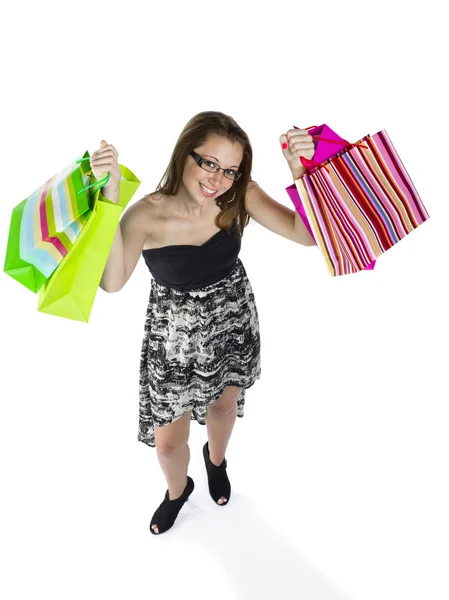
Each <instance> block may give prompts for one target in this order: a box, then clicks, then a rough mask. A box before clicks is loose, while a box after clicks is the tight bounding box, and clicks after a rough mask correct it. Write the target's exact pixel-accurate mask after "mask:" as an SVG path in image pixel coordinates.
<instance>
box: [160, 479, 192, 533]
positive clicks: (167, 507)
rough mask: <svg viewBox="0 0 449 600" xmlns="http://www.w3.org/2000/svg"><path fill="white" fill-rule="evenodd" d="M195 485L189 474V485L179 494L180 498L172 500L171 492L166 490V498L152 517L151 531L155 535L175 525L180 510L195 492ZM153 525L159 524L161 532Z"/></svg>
mask: <svg viewBox="0 0 449 600" xmlns="http://www.w3.org/2000/svg"><path fill="white" fill-rule="evenodd" d="M194 487H195V484H194V482H193V479H192V478H191V477H189V476H188V475H187V485H186V487H185V488H184V491H183V492H182V494H181V495H180V496H179V498H175V499H174V500H170V499H169V492H168V490H167V491H166V493H165V498H164V500H163V501H162V503H161V505H160V506H159V508H158V509H157V510H156V512H155V513H154V515H153V518H152V519H151V523H150V531H151V533H153V534H154V535H159V534H161V533H164V531H167V530H168V529H170V527H172V526H173V523H174V522H175V521H176V517H177V516H178V513H179V511H180V510H181V508H182V507H183V506H184V504H185V503H186V502H187V500H188V499H189V496H190V494H191V493H192V492H193V489H194ZM153 525H157V529H158V531H159V533H156V532H155V531H154V529H152V527H153Z"/></svg>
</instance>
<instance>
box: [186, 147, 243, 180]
mask: <svg viewBox="0 0 449 600" xmlns="http://www.w3.org/2000/svg"><path fill="white" fill-rule="evenodd" d="M189 154H190V156H192V157H193V160H194V161H195V162H196V163H197V164H198V165H199V166H200V167H201V168H202V169H204V170H205V171H209V173H218V172H219V171H223V175H224V176H225V177H227V178H228V179H232V181H237V180H238V179H240V177H241V176H242V174H241V173H240V171H236V170H235V169H223V168H222V167H219V166H218V165H217V164H216V163H214V162H212V161H211V160H209V159H208V158H203V157H202V156H200V155H199V154H197V153H196V152H194V151H193V150H192V152H189Z"/></svg>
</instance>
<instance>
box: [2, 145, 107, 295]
mask: <svg viewBox="0 0 449 600" xmlns="http://www.w3.org/2000/svg"><path fill="white" fill-rule="evenodd" d="M88 161H89V153H88V152H85V153H84V155H83V156H82V157H81V158H78V159H76V160H74V161H72V162H71V163H70V164H68V165H67V166H66V167H64V169H62V170H61V171H59V172H58V173H57V174H56V175H54V176H53V177H52V178H51V179H49V180H47V181H46V182H45V183H44V184H43V185H41V186H40V187H39V188H38V189H37V190H36V191H35V192H33V193H32V194H31V195H30V196H28V197H27V198H25V200H23V201H22V202H21V203H20V204H18V205H17V206H15V207H14V208H13V211H12V215H11V221H10V228H9V236H8V244H7V249H6V257H5V264H4V269H3V270H4V272H5V273H7V274H8V275H10V276H11V277H13V278H14V279H16V280H17V281H18V282H19V283H22V284H23V285H24V286H25V287H27V288H28V289H30V290H31V291H33V292H35V293H36V292H38V291H39V290H40V289H41V287H42V286H43V285H44V283H45V281H47V280H48V278H49V277H50V276H51V275H52V273H53V272H54V271H55V270H56V268H57V267H58V265H59V264H60V263H61V261H62V260H63V258H64V257H65V256H66V255H67V253H68V252H69V250H70V249H71V247H72V246H73V244H74V243H75V240H76V239H77V237H78V236H79V234H80V233H81V231H82V229H83V227H84V226H85V225H86V222H87V221H88V219H89V217H90V216H91V214H92V207H93V194H95V192H96V191H97V190H99V189H100V187H101V186H103V185H106V183H107V181H108V180H109V174H108V173H106V174H105V176H104V177H102V178H101V179H100V180H99V181H97V180H96V179H95V177H94V176H93V174H92V171H91V167H90V164H89V162H88ZM91 181H93V182H94V183H90V184H89V182H91ZM88 184H89V185H88Z"/></svg>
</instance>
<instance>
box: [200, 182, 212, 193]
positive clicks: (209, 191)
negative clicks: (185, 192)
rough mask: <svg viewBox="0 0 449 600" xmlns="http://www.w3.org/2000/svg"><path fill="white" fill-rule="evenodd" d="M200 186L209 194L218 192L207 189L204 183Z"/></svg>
mask: <svg viewBox="0 0 449 600" xmlns="http://www.w3.org/2000/svg"><path fill="white" fill-rule="evenodd" d="M200 186H201V187H202V188H204V189H205V190H206V192H207V193H208V194H213V193H214V192H216V190H210V189H209V188H207V187H206V186H205V185H203V184H202V183H200Z"/></svg>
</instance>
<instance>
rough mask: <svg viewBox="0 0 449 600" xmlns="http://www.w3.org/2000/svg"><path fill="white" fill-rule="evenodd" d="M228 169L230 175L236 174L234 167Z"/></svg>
mask: <svg viewBox="0 0 449 600" xmlns="http://www.w3.org/2000/svg"><path fill="white" fill-rule="evenodd" d="M226 171H227V172H228V174H229V175H234V173H235V171H234V169H226Z"/></svg>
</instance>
